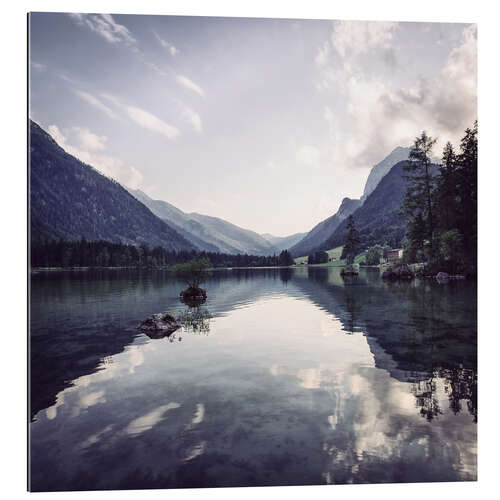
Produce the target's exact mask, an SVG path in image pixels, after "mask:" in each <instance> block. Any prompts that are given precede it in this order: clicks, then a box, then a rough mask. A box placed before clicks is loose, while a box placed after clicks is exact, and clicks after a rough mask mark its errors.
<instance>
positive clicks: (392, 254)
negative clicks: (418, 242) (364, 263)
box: [385, 248, 403, 262]
mask: <svg viewBox="0 0 500 500" xmlns="http://www.w3.org/2000/svg"><path fill="white" fill-rule="evenodd" d="M402 257H403V249H402V248H393V249H391V250H387V251H386V252H385V260H386V261H387V262H393V261H394V260H398V259H401V258H402Z"/></svg>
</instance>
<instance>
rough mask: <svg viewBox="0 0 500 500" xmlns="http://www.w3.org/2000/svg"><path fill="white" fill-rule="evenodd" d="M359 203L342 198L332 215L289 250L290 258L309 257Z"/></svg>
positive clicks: (358, 201) (359, 201)
mask: <svg viewBox="0 0 500 500" xmlns="http://www.w3.org/2000/svg"><path fill="white" fill-rule="evenodd" d="M361 203H362V202H361V200H352V199H351V198H344V199H343V200H342V203H341V204H340V207H339V209H338V210H337V212H336V213H335V214H334V215H332V216H330V217H328V219H325V220H324V221H322V222H320V223H319V224H317V225H316V226H314V227H313V228H312V229H311V231H309V233H307V235H306V236H305V237H304V238H303V239H302V240H300V241H299V242H298V243H296V244H295V245H294V246H292V247H291V248H290V253H291V254H292V256H293V257H301V256H303V255H309V253H310V252H311V251H312V250H313V249H315V248H317V247H319V246H321V245H322V243H324V242H325V241H326V240H327V239H328V238H329V237H330V236H331V235H332V234H333V232H334V231H335V229H337V227H338V226H339V224H340V223H341V222H342V221H343V220H344V219H345V218H347V217H348V216H349V215H351V214H352V213H353V212H354V211H355V210H356V209H357V208H358V207H359V206H360V205H361Z"/></svg>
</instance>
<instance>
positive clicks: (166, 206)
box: [129, 189, 277, 255]
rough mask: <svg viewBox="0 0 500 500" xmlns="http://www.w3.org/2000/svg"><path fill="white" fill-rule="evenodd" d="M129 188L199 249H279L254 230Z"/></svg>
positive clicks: (249, 251)
mask: <svg viewBox="0 0 500 500" xmlns="http://www.w3.org/2000/svg"><path fill="white" fill-rule="evenodd" d="M129 192H130V193H131V194H132V195H133V196H135V197H136V198H137V199H138V200H139V201H141V202H142V203H144V205H146V206H147V207H148V208H149V209H150V210H151V211H152V212H153V213H154V214H155V215H157V216H158V217H160V218H161V219H163V220H164V221H166V222H167V223H168V224H170V225H172V226H173V227H175V228H176V229H177V230H178V231H179V232H180V233H181V234H182V235H183V236H184V237H185V238H186V239H187V240H188V241H190V242H192V243H193V244H194V245H196V246H197V247H198V248H200V249H203V250H210V251H215V252H217V251H219V252H222V253H229V254H245V253H246V254H251V255H273V254H274V253H276V252H277V248H276V247H274V246H273V245H272V244H271V243H270V242H269V241H267V240H266V239H265V238H263V237H262V236H261V235H259V234H257V233H255V232H253V231H250V230H248V229H243V228H241V227H238V226H236V225H234V224H231V223H230V222H227V221H225V220H223V219H219V218H218V217H211V216H208V215H202V214H198V213H194V212H193V213H185V212H183V211H182V210H179V209H178V208H176V207H174V206H173V205H171V204H170V203H167V202H166V201H162V200H153V199H152V198H150V197H149V196H148V195H147V194H146V193H144V192H142V191H140V190H134V189H129Z"/></svg>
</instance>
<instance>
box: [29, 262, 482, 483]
mask: <svg viewBox="0 0 500 500" xmlns="http://www.w3.org/2000/svg"><path fill="white" fill-rule="evenodd" d="M182 288H183V283H182V282H179V281H177V280H176V278H175V277H173V276H172V275H170V274H169V273H166V272H161V271H152V272H139V271H100V272H80V273H72V272H66V273H46V274H44V273H41V274H38V275H35V276H33V277H32V287H31V414H32V423H31V425H30V438H31V449H30V451H31V488H32V489H33V490H36V491H47V490H65V489H69V490H79V489H119V488H173V487H203V486H205V487H211V486H254V485H262V486H264V485H300V484H324V483H365V482H407V481H459V480H474V479H476V421H477V365H476V288H475V285H473V284H471V283H464V282H460V283H448V284H446V285H438V284H435V283H421V282H414V283H401V284H397V283H391V284H388V283H384V282H382V281H381V280H380V277H379V274H378V271H374V270H368V269H367V270H362V271H361V272H360V275H359V276H358V277H357V278H354V279H352V280H346V281H344V280H342V278H341V276H340V274H339V270H338V269H335V268H329V269H328V268H300V269H280V270H274V269H254V270H231V271H223V270H221V271H216V272H214V273H212V276H210V277H209V279H208V281H207V282H206V283H205V284H204V288H206V289H207V293H208V300H207V302H206V303H205V304H203V305H200V306H198V307H194V308H189V307H186V306H185V305H184V304H181V303H180V302H179V299H178V297H179V290H181V289H182ZM161 311H168V312H174V313H175V315H176V317H179V318H180V321H181V323H182V325H183V327H182V329H180V330H178V331H176V332H175V333H174V334H173V335H172V336H170V337H166V338H163V339H150V338H148V337H147V336H146V335H144V334H142V333H140V332H139V331H137V330H136V326H137V324H138V323H139V322H140V321H142V320H143V319H144V318H145V317H147V316H149V315H150V314H152V313H156V312H161ZM178 340H181V342H179V341H178Z"/></svg>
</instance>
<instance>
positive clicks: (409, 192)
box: [402, 121, 477, 275]
mask: <svg viewBox="0 0 500 500" xmlns="http://www.w3.org/2000/svg"><path fill="white" fill-rule="evenodd" d="M435 142H436V140H435V139H433V138H432V137H430V136H428V135H427V134H426V132H425V131H424V132H422V134H421V135H420V136H419V137H417V138H416V139H415V144H414V146H413V148H412V151H411V153H410V159H409V161H408V163H407V164H406V166H405V172H406V175H405V179H406V192H405V197H404V200H403V208H402V210H403V213H404V215H405V218H406V224H407V226H406V235H405V240H404V246H405V260H406V261H407V262H426V263H427V268H428V270H429V271H431V272H434V271H445V272H449V273H464V274H469V275H475V274H476V270H477V121H476V122H475V123H474V125H473V127H472V128H467V129H466V130H465V134H464V136H463V138H462V140H461V142H460V146H459V148H458V151H455V149H454V147H453V145H452V144H451V143H450V142H448V143H447V144H446V145H445V147H444V150H443V154H442V163H441V165H440V167H439V171H438V173H437V175H435V174H434V172H433V169H432V163H431V157H432V149H433V146H434V144H435Z"/></svg>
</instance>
